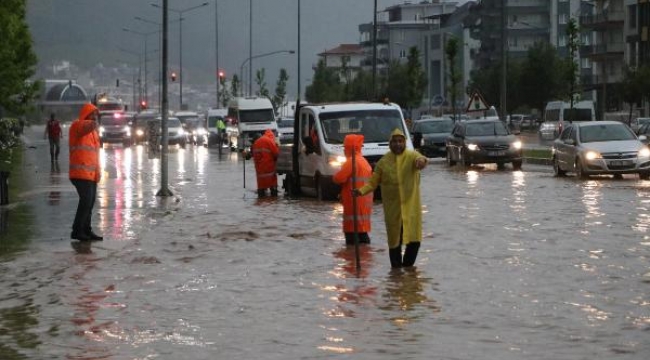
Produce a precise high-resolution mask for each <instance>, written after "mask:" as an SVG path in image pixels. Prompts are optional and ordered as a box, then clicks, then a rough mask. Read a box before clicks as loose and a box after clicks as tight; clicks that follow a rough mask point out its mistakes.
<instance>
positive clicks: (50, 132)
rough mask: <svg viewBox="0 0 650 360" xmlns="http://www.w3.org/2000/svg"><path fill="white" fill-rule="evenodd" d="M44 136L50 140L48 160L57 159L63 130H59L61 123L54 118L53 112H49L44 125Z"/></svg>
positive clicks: (53, 160)
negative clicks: (48, 117)
mask: <svg viewBox="0 0 650 360" xmlns="http://www.w3.org/2000/svg"><path fill="white" fill-rule="evenodd" d="M45 138H47V139H49V142H50V161H51V162H55V161H59V150H60V149H61V144H60V142H61V139H62V138H63V131H61V123H60V122H59V120H57V119H56V117H55V116H54V113H52V114H50V119H49V120H48V121H47V124H46V125H45V133H44V134H43V139H45Z"/></svg>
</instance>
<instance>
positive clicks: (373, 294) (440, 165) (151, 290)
mask: <svg viewBox="0 0 650 360" xmlns="http://www.w3.org/2000/svg"><path fill="white" fill-rule="evenodd" d="M30 131H31V133H30ZM40 134H42V128H37V127H34V128H32V129H31V130H28V131H27V136H28V139H29V140H30V143H29V144H30V145H31V146H32V147H33V148H27V149H26V155H25V159H24V161H23V165H22V167H23V171H24V173H25V174H26V176H27V181H28V183H29V186H27V187H26V190H25V191H23V192H22V193H21V194H14V195H13V196H12V197H11V198H12V204H11V205H10V207H9V208H5V209H3V216H4V219H8V221H6V223H5V225H4V227H5V228H4V230H2V231H3V232H0V236H2V237H3V238H0V272H1V273H2V276H1V277H0V359H3V360H4V359H154V358H157V359H215V358H220V359H235V358H237V359H307V358H309V359H314V358H355V359H468V360H470V359H506V360H507V359H570V360H573V359H576V360H577V359H647V358H648V357H650V342H649V341H648V334H649V331H650V239H649V235H648V231H649V227H650V217H649V216H648V208H649V207H650V181H639V180H638V179H637V178H636V177H633V176H625V178H624V179H622V180H613V179H611V178H606V177H602V178H598V177H597V178H593V179H591V180H587V181H582V180H579V179H576V178H574V177H567V178H559V179H558V178H554V177H553V175H552V171H551V168H550V167H543V166H534V165H528V164H524V168H523V171H512V170H511V168H507V169H506V170H505V171H499V170H496V167H493V166H486V167H472V168H470V169H465V168H463V167H461V166H457V167H454V168H448V167H447V166H446V165H445V164H444V161H442V160H434V161H432V163H431V164H430V166H428V167H427V168H426V169H425V171H423V174H422V193H423V205H424V211H425V214H424V234H425V235H424V237H425V238H424V239H423V245H422V248H421V252H420V256H419V258H418V261H417V263H416V265H417V267H416V269H414V270H412V271H405V270H397V271H395V270H391V269H390V267H389V262H388V254H387V252H386V245H385V241H384V239H385V229H384V226H383V214H382V209H381V205H380V204H376V205H375V207H374V213H373V218H372V221H373V230H372V232H371V238H372V244H371V245H370V246H362V247H361V254H360V255H361V259H362V267H361V271H360V272H359V273H357V271H356V269H355V264H354V249H353V248H351V247H346V246H345V245H344V243H345V241H344V239H343V234H342V233H341V225H340V219H341V215H342V207H341V205H340V204H338V203H335V202H318V201H315V200H313V199H287V198H283V197H280V198H278V199H262V200H258V199H257V198H256V196H255V179H254V169H253V165H252V163H251V162H246V163H245V165H244V164H243V163H242V161H240V160H239V158H238V156H237V154H231V153H226V154H224V155H222V156H219V155H218V152H217V150H216V149H205V148H202V147H199V148H194V147H190V146H188V147H187V149H185V150H183V149H176V148H172V149H171V150H170V155H169V170H170V173H169V179H170V180H169V183H170V188H171V190H172V192H173V193H174V196H172V197H169V198H159V197H156V196H155V194H156V192H157V191H158V190H159V188H160V183H159V181H160V162H159V160H158V159H155V158H149V154H148V152H147V150H146V148H143V147H133V148H130V149H128V148H127V149H124V148H122V147H121V146H119V145H118V146H115V147H107V148H106V149H105V150H104V151H103V152H102V161H103V164H104V169H105V172H104V175H105V176H104V178H103V180H102V182H101V183H100V184H99V190H98V202H97V204H96V212H95V215H94V227H95V229H96V230H98V231H99V232H101V233H103V234H104V236H105V240H104V241H103V242H95V243H92V244H91V245H90V246H75V247H74V248H73V247H72V246H71V241H70V239H69V233H70V224H71V222H72V218H73V217H74V209H75V207H76V202H77V196H76V193H75V192H74V188H73V187H72V186H71V185H70V183H69V181H68V179H67V157H66V155H67V146H64V147H63V149H62V150H63V154H64V156H63V157H62V159H61V161H60V164H59V168H58V169H57V168H56V167H54V168H53V167H51V166H50V162H49V155H48V153H47V151H48V150H47V146H46V142H45V140H41V139H40V137H39V135H40ZM244 174H245V178H246V188H244V187H243V181H242V180H243V178H244ZM21 227H25V228H28V230H29V231H28V232H26V233H24V235H23V236H24V237H25V238H24V239H23V242H22V243H20V244H18V245H16V239H12V240H11V242H9V241H8V240H9V238H8V236H7V234H10V233H11V234H15V233H16V228H21ZM12 231H13V232H12Z"/></svg>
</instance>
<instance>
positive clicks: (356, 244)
mask: <svg viewBox="0 0 650 360" xmlns="http://www.w3.org/2000/svg"><path fill="white" fill-rule="evenodd" d="M356 164H357V161H356V155H355V153H354V149H352V190H353V191H354V189H356V187H357V166H356ZM352 221H353V222H354V225H353V226H354V228H353V229H354V233H353V235H354V255H355V258H356V261H357V273H358V272H359V271H360V270H361V257H360V256H359V231H358V229H357V197H356V196H355V194H354V193H353V194H352Z"/></svg>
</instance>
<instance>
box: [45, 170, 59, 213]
mask: <svg viewBox="0 0 650 360" xmlns="http://www.w3.org/2000/svg"><path fill="white" fill-rule="evenodd" d="M50 184H51V185H52V186H53V187H54V188H56V189H57V190H52V191H50V192H49V193H48V194H47V204H48V205H51V206H57V205H59V203H60V202H61V191H59V190H58V185H60V184H61V168H60V166H59V162H58V161H55V162H53V163H50Z"/></svg>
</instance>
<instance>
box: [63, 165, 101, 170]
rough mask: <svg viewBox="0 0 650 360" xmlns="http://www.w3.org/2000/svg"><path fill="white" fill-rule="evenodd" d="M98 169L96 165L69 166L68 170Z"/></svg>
mask: <svg viewBox="0 0 650 360" xmlns="http://www.w3.org/2000/svg"><path fill="white" fill-rule="evenodd" d="M98 168H99V167H98V166H97V165H83V164H70V170H72V169H75V170H86V171H97V169H98Z"/></svg>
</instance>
